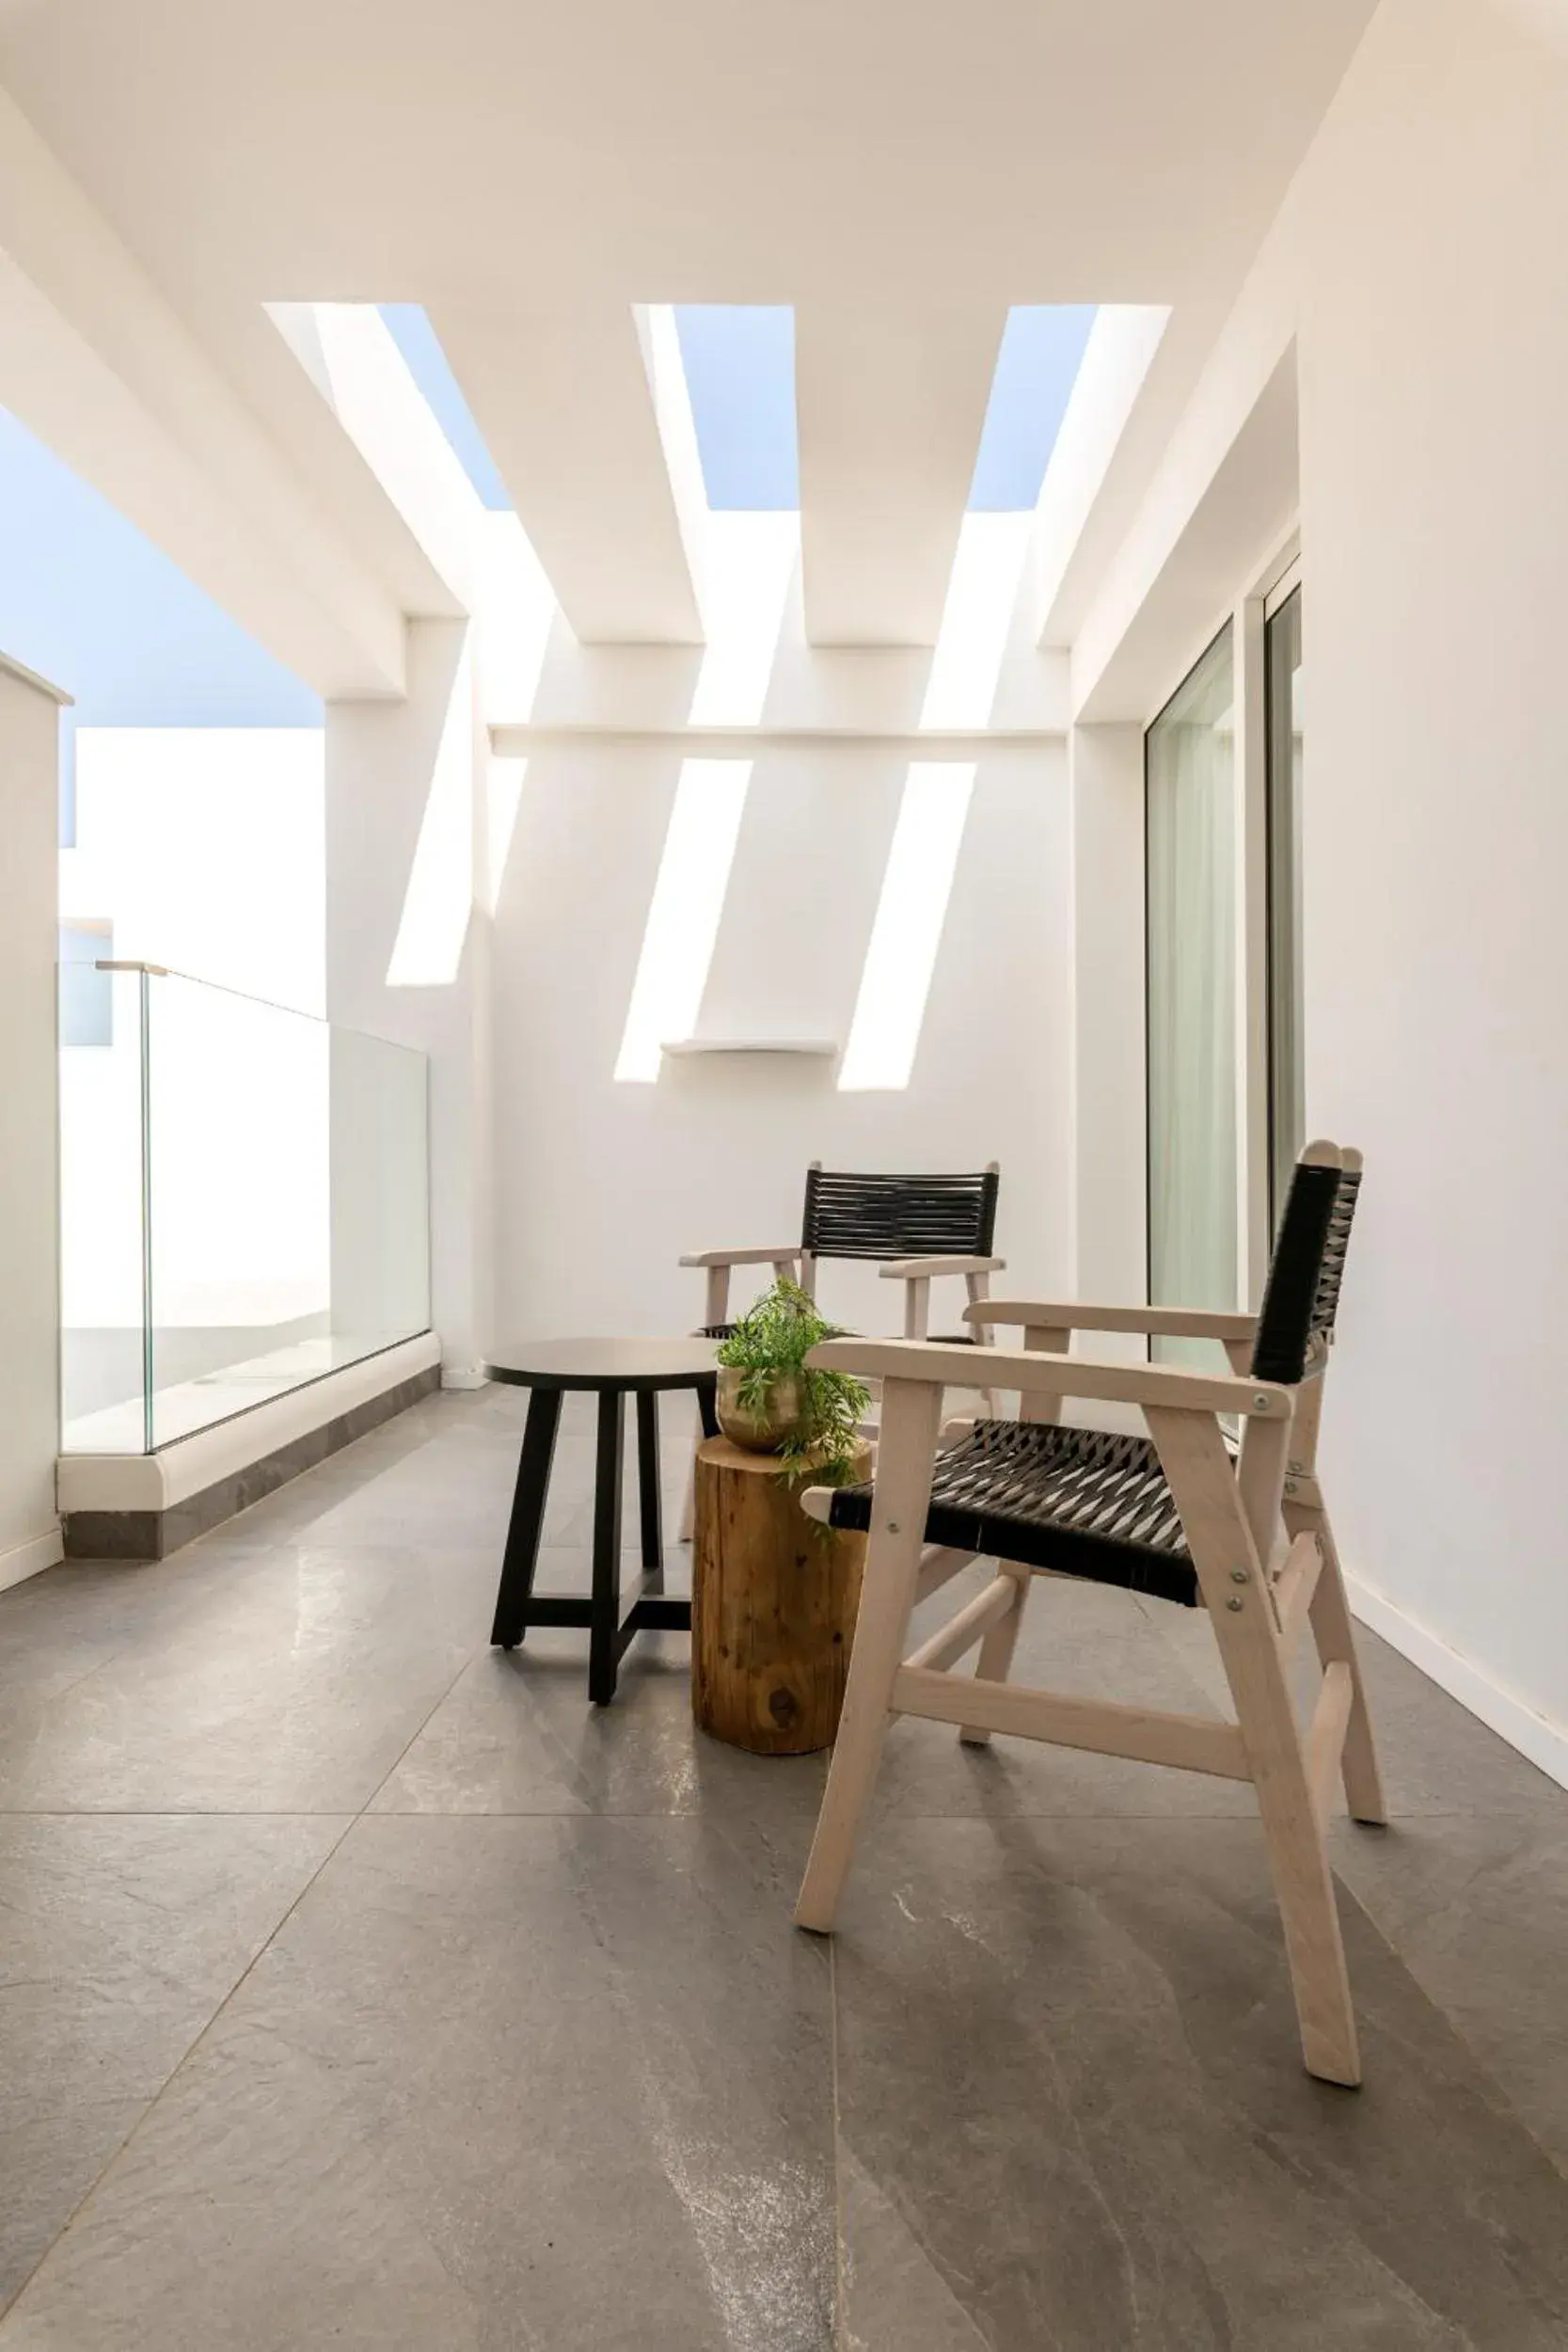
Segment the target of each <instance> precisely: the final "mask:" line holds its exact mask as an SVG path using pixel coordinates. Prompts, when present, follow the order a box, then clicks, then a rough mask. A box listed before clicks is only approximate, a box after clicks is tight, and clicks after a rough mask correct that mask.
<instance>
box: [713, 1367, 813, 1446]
mask: <svg viewBox="0 0 1568 2352" xmlns="http://www.w3.org/2000/svg"><path fill="white" fill-rule="evenodd" d="M747 1377H748V1375H747V1372H746V1369H745V1367H744V1366H743V1365H740V1364H721V1365H720V1367H719V1391H718V1395H717V1398H716V1400H715V1410H716V1411H717V1413H718V1415H719V1426H720V1428H721V1430H722V1431H723V1433H724V1435H725V1437H726V1438H729V1440H730V1442H731V1444H732V1445H738V1446H743V1447H744V1448H745V1450H746V1452H747V1453H748V1454H777V1453H778V1452H779V1451H780V1450H781V1448H782V1447H784V1445H786V1444H787V1443H788V1441H789V1440H790V1438H796V1437H799V1436H800V1434H801V1432H802V1430H803V1427H804V1423H805V1418H806V1393H805V1383H804V1382H803V1381H802V1380H801V1378H800V1375H799V1374H797V1373H793V1372H776V1373H774V1374H773V1375H771V1376H770V1378H769V1379H768V1389H767V1393H766V1395H765V1396H764V1398H763V1402H762V1405H761V1406H760V1408H759V1409H756V1410H753V1409H752V1408H751V1407H750V1406H745V1405H742V1403H741V1401H740V1390H741V1383H742V1382H743V1381H744V1380H745V1379H746V1378H747Z"/></svg>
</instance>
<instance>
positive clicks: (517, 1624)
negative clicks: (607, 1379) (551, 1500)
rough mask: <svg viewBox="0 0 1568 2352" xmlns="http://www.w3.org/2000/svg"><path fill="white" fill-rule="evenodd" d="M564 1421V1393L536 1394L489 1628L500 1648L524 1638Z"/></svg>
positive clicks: (539, 1391)
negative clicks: (557, 1441)
mask: <svg viewBox="0 0 1568 2352" xmlns="http://www.w3.org/2000/svg"><path fill="white" fill-rule="evenodd" d="M560 1422H561V1391H560V1390H559V1389H533V1390H531V1391H530V1394H529V1401H528V1421H527V1422H526V1423H525V1425H524V1428H523V1451H522V1455H521V1457H520V1459H519V1461H518V1464H517V1487H516V1492H515V1494H514V1496H513V1498H512V1518H511V1522H510V1524H509V1526H508V1528H507V1531H506V1549H505V1551H504V1553H503V1554H502V1556H501V1581H500V1586H499V1590H498V1592H497V1594H496V1621H495V1623H494V1625H493V1626H492V1627H491V1629H490V1639H491V1641H492V1642H495V1643H499V1645H500V1647H501V1648H502V1649H515V1648H516V1646H517V1644H518V1643H519V1642H520V1641H521V1640H522V1638H523V1625H524V1619H525V1612H526V1611H527V1608H528V1604H529V1599H530V1597H531V1594H532V1591H533V1571H534V1568H535V1566H536V1565H537V1564H538V1559H539V1531H540V1529H541V1528H542V1527H543V1525H544V1523H545V1497H546V1494H547V1492H548V1491H549V1484H550V1464H551V1463H552V1461H553V1460H554V1459H555V1433H556V1430H557V1428H558V1427H559V1426H560Z"/></svg>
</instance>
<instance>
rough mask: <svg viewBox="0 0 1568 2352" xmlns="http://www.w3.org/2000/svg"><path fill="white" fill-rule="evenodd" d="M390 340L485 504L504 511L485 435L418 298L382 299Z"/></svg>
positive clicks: (506, 500) (504, 496) (504, 497)
mask: <svg viewBox="0 0 1568 2352" xmlns="http://www.w3.org/2000/svg"><path fill="white" fill-rule="evenodd" d="M379 308H380V310H381V315H382V317H383V318H384V319H385V320H386V322H387V326H388V332H389V333H390V335H391V338H392V341H393V342H395V343H396V345H397V347H398V349H399V350H400V351H401V352H402V354H403V356H404V359H405V360H406V361H407V362H408V373H409V374H410V375H411V376H412V377H413V379H414V381H415V383H416V384H417V385H418V386H419V388H420V391H421V392H422V393H423V394H424V396H425V399H426V400H427V401H428V402H429V404H430V406H431V408H432V410H433V411H434V413H435V417H436V423H437V424H438V425H439V426H440V428H441V430H442V432H443V433H444V434H445V435H446V437H447V439H448V440H449V441H450V442H451V447H452V453H453V454H454V455H455V457H456V459H457V462H458V464H459V465H460V466H461V467H462V469H463V470H464V472H465V473H466V474H467V477H468V480H469V481H470V482H471V483H472V484H473V485H474V488H475V489H476V490H477V491H478V492H479V495H480V498H481V500H482V501H483V504H484V505H486V506H488V507H491V508H493V509H494V510H495V511H496V512H497V513H499V514H505V513H506V512H508V511H509V510H510V508H511V505H512V501H511V498H510V497H509V495H508V493H507V487H506V485H505V483H504V482H503V481H502V480H501V478H500V475H499V471H498V470H497V468H496V461H495V459H494V458H493V457H492V456H491V454H490V453H489V451H488V450H487V449H486V448H485V446H484V436H483V434H482V433H481V431H480V429H479V427H478V425H477V424H476V423H475V422H474V417H473V411H472V409H471V408H470V407H469V406H468V404H467V401H466V400H465V399H464V397H463V391H462V388H461V386H460V385H459V383H458V381H457V378H456V376H455V375H453V373H452V372H451V367H450V365H449V364H448V360H447V355H446V353H445V352H444V351H443V350H442V349H441V345H440V342H439V339H438V338H437V336H436V329H435V328H434V327H433V326H432V325H431V324H430V321H429V319H428V318H427V317H426V316H425V312H424V306H423V304H422V303H419V302H383V303H382V304H380V306H379Z"/></svg>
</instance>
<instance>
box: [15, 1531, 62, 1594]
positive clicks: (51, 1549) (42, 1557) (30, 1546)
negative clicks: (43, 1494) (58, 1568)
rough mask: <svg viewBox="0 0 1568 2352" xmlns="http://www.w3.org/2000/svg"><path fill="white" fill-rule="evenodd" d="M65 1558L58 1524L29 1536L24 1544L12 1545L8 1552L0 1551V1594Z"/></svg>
mask: <svg viewBox="0 0 1568 2352" xmlns="http://www.w3.org/2000/svg"><path fill="white" fill-rule="evenodd" d="M64 1556H65V1552H64V1547H63V1546H62V1544H61V1542H60V1523H59V1521H58V1519H56V1520H55V1524H54V1526H53V1527H51V1528H49V1529H48V1530H47V1531H46V1532H45V1533H44V1534H41V1535H34V1536H31V1537H30V1538H29V1539H28V1541H27V1542H26V1543H24V1544H12V1546H11V1547H10V1549H9V1550H8V1551H0V1593H4V1592H8V1591H9V1589H10V1587H11V1586H12V1585H13V1584H24V1583H25V1582H26V1581H27V1579H28V1578H29V1577H30V1576H37V1575H38V1573H39V1571H40V1569H42V1568H52V1567H53V1566H54V1565H55V1562H56V1561H58V1560H61V1559H63V1558H64Z"/></svg>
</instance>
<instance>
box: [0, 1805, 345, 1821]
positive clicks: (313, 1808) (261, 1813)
mask: <svg viewBox="0 0 1568 2352" xmlns="http://www.w3.org/2000/svg"><path fill="white" fill-rule="evenodd" d="M364 1809H365V1808H364V1806H363V1805H360V1806H359V1807H358V1808H357V1809H356V1807H355V1805H354V1804H353V1803H352V1802H350V1803H347V1804H263V1805H244V1804H215V1805H208V1804H37V1805H34V1804H4V1803H3V1802H0V1821H335V1820H343V1819H344V1817H345V1816H346V1817H347V1818H348V1819H350V1820H357V1819H358V1816H359V1814H360V1813H362V1812H363V1811H364Z"/></svg>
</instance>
